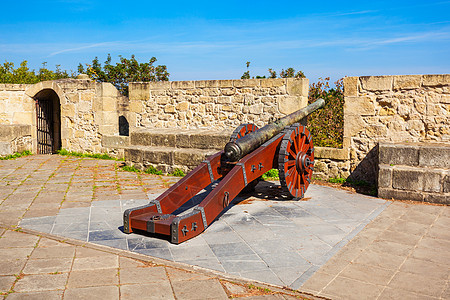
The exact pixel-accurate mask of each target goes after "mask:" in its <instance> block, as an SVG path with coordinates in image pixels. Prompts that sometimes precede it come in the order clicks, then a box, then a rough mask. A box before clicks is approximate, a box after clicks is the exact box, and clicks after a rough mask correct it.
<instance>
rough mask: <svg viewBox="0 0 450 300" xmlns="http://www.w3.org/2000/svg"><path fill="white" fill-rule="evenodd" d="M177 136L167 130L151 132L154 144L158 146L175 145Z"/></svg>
mask: <svg viewBox="0 0 450 300" xmlns="http://www.w3.org/2000/svg"><path fill="white" fill-rule="evenodd" d="M175 137H176V135H175V134H174V133H173V134H167V132H157V131H154V132H152V133H151V139H152V146H157V147H175V144H176V143H175Z"/></svg>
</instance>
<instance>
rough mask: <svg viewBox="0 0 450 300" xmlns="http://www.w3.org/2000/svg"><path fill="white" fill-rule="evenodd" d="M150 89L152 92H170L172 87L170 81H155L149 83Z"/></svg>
mask: <svg viewBox="0 0 450 300" xmlns="http://www.w3.org/2000/svg"><path fill="white" fill-rule="evenodd" d="M148 87H149V89H150V91H152V90H169V89H170V87H171V82H170V81H154V82H148Z"/></svg>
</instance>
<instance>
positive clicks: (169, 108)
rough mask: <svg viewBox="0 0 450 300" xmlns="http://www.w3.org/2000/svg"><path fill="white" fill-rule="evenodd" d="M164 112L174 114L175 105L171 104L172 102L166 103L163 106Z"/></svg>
mask: <svg viewBox="0 0 450 300" xmlns="http://www.w3.org/2000/svg"><path fill="white" fill-rule="evenodd" d="M164 112H165V113H170V114H174V113H175V112H176V109H175V105H173V104H166V106H165V107H164Z"/></svg>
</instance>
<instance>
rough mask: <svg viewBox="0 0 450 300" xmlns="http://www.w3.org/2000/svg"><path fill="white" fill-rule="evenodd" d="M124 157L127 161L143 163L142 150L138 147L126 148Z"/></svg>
mask: <svg viewBox="0 0 450 300" xmlns="http://www.w3.org/2000/svg"><path fill="white" fill-rule="evenodd" d="M124 158H125V160H126V161H132V162H133V163H140V164H142V162H143V159H142V158H143V155H142V150H140V149H136V148H125V150H124Z"/></svg>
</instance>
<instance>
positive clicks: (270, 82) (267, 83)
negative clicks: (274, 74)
mask: <svg viewBox="0 0 450 300" xmlns="http://www.w3.org/2000/svg"><path fill="white" fill-rule="evenodd" d="M285 84H286V79H284V78H267V79H261V87H280V86H283V85H285Z"/></svg>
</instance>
